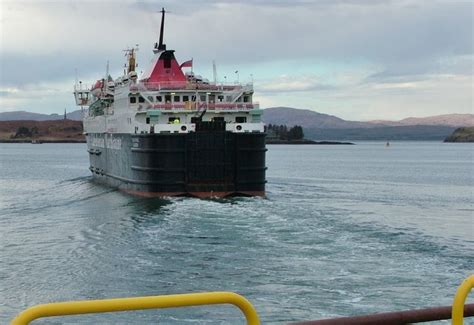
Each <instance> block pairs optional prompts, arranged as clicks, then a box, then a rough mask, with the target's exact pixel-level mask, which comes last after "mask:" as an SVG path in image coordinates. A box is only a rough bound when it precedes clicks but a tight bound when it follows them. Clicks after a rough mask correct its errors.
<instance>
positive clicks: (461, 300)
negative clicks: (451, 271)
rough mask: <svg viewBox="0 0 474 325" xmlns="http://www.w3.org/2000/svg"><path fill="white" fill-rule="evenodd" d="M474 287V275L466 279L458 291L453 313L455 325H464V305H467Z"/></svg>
mask: <svg viewBox="0 0 474 325" xmlns="http://www.w3.org/2000/svg"><path fill="white" fill-rule="evenodd" d="M473 287H474V274H473V275H471V276H469V277H468V278H467V279H465V280H464V281H463V282H462V283H461V285H460V286H459V288H458V290H457V291H456V295H455V296H454V301H453V308H452V313H451V318H452V324H453V325H462V324H463V323H464V315H463V312H464V304H465V303H466V298H467V296H468V295H469V292H470V291H471V289H472V288H473Z"/></svg>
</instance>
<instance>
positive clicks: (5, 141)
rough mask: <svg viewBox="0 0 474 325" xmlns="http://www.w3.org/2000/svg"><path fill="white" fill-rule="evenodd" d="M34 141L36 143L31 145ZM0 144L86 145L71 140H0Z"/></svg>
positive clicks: (82, 141)
mask: <svg viewBox="0 0 474 325" xmlns="http://www.w3.org/2000/svg"><path fill="white" fill-rule="evenodd" d="M33 141H36V143H33ZM0 143H30V144H43V143H86V140H73V139H57V140H49V139H45V140H42V139H0Z"/></svg>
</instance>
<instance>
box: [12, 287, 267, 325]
mask: <svg viewBox="0 0 474 325" xmlns="http://www.w3.org/2000/svg"><path fill="white" fill-rule="evenodd" d="M219 304H232V305H234V306H236V307H238V308H239V309H240V310H241V311H242V313H243V314H244V315H245V318H246V320H247V324H249V325H259V324H260V320H259V318H258V314H257V311H256V310H255V308H254V307H253V306H252V304H251V303H250V302H249V301H248V300H247V299H245V298H244V297H242V296H240V295H238V294H236V293H233V292H203V293H187V294H177V295H168V296H149V297H136V298H118V299H105V300H85V301H68V302H57V303H51V304H44V305H36V306H33V307H30V308H28V309H26V310H24V311H23V312H21V313H20V314H18V315H17V316H16V317H15V319H13V321H12V322H11V325H27V324H29V323H30V322H32V321H33V320H35V319H37V318H42V317H51V316H66V315H80V314H90V313H106V312H114V311H127V310H142V309H153V308H175V307H189V306H202V305H219Z"/></svg>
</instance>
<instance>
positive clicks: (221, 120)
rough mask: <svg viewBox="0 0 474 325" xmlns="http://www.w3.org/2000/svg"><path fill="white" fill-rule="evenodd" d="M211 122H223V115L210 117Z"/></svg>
mask: <svg viewBox="0 0 474 325" xmlns="http://www.w3.org/2000/svg"><path fill="white" fill-rule="evenodd" d="M212 121H213V122H224V117H222V116H216V117H213V118H212Z"/></svg>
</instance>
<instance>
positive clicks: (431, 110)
mask: <svg viewBox="0 0 474 325" xmlns="http://www.w3.org/2000/svg"><path fill="white" fill-rule="evenodd" d="M473 3H474V2H473V1H456V0H453V1H451V0H443V1H441V0H426V1H423V0H417V1H415V0H380V1H376V0H374V1H372V0H359V1H355V0H354V1H349V0H315V1H309V0H276V1H264V0H254V1H250V0H247V1H230V0H227V1H226V0H223V1H210V0H204V1H196V0H180V1H171V0H163V1H158V0H153V1H151V0H150V1H123V0H122V1H120V0H119V1H18V0H15V1H5V0H0V33H1V37H0V45H1V54H0V64H1V66H0V112H3V111H14V110H27V111H32V112H40V113H62V112H63V111H64V109H65V108H67V110H68V111H72V110H74V109H76V107H74V101H73V96H72V87H73V84H74V80H75V70H76V69H77V72H78V77H79V79H80V80H82V81H83V82H84V83H86V84H90V83H91V82H92V81H94V80H96V79H98V78H101V77H102V76H103V75H104V74H105V65H106V61H107V60H108V61H110V71H111V72H112V75H113V77H114V78H115V77H117V76H119V75H120V73H123V72H122V71H123V68H122V67H123V64H124V61H125V58H124V53H123V51H122V50H123V49H125V48H127V47H131V46H135V44H139V52H138V64H139V67H138V70H146V68H147V65H148V63H149V61H150V59H151V57H152V47H153V44H154V42H155V41H156V40H157V38H158V30H159V21H160V14H159V13H158V11H159V10H160V9H161V7H165V8H166V9H167V10H169V11H170V13H169V15H167V17H166V26H165V43H166V44H167V46H168V49H175V50H176V57H177V59H178V61H180V62H182V61H185V60H188V59H190V58H193V59H194V71H195V72H196V73H198V74H201V75H204V76H207V77H208V78H209V79H212V60H215V61H216V64H217V73H218V79H219V80H224V76H225V77H226V78H225V79H226V80H227V81H234V80H236V79H237V75H236V74H235V73H234V72H235V71H236V70H238V71H239V74H238V78H239V79H240V81H241V82H248V81H250V80H252V78H253V80H254V85H255V98H256V100H257V101H259V102H260V105H261V106H262V107H264V108H265V107H271V106H290V107H297V108H307V109H312V110H315V111H318V112H322V113H327V114H331V115H336V116H339V117H342V118H345V119H351V120H370V119H401V118H405V117H408V116H430V115H438V114H449V113H474V108H473V63H474V54H473V16H474V4H473Z"/></svg>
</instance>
